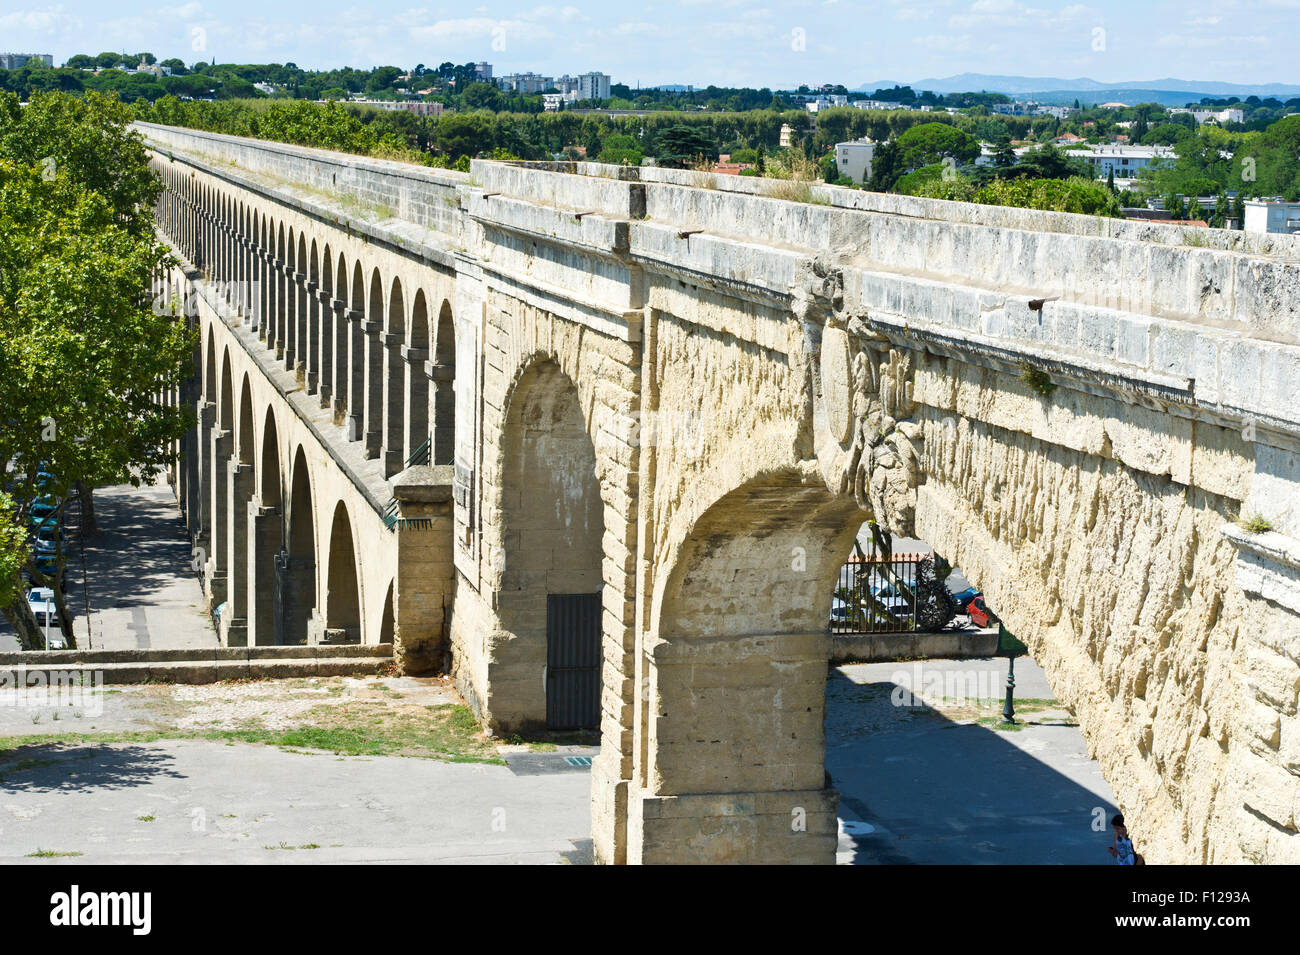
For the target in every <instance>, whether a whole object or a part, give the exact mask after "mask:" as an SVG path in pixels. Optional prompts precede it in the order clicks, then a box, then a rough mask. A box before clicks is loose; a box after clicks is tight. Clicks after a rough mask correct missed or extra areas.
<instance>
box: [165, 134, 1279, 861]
mask: <svg viewBox="0 0 1300 955" xmlns="http://www.w3.org/2000/svg"><path fill="white" fill-rule="evenodd" d="M141 131H142V133H143V135H144V136H145V137H146V139H147V140H148V142H149V143H150V145H151V147H152V148H153V150H154V159H155V163H156V168H157V170H158V172H159V174H160V175H161V176H162V178H163V181H164V182H165V184H166V192H165V195H164V196H163V199H162V200H161V202H160V204H159V207H158V220H159V226H160V231H161V233H162V234H163V235H164V236H166V237H167V238H168V240H169V241H170V242H171V243H172V244H173V245H174V247H175V250H176V254H177V257H178V259H179V260H180V262H181V264H180V265H178V266H177V267H176V268H175V269H174V270H173V271H172V272H171V273H170V274H169V275H168V276H166V278H165V280H164V282H163V284H162V286H161V289H162V295H163V298H162V299H160V300H162V301H168V302H175V301H177V300H178V299H184V300H185V301H187V302H189V303H190V305H191V309H190V314H191V315H192V316H193V320H194V322H195V323H196V327H197V330H198V340H199V345H198V349H197V350H196V354H195V369H196V374H195V377H194V378H193V380H192V382H191V383H190V384H189V385H188V386H187V388H186V389H184V390H183V391H182V392H181V393H180V394H179V395H177V396H176V397H177V400H180V401H184V402H186V403H190V402H192V403H194V406H195V407H196V409H197V412H198V414H197V425H196V428H195V429H194V432H193V433H192V434H190V435H189V436H188V437H187V438H186V439H185V441H184V442H182V446H181V449H180V450H181V451H182V452H183V455H182V458H181V462H182V463H181V465H180V466H179V467H178V469H177V473H176V474H175V481H176V485H177V492H178V496H179V498H180V501H181V504H182V507H183V510H184V513H185V515H186V518H187V521H188V524H189V527H190V529H191V532H192V534H193V536H194V540H195V543H196V547H198V548H201V549H202V551H201V555H202V557H203V558H204V559H205V560H206V564H205V569H204V577H205V587H206V589H207V591H208V593H209V595H210V599H211V601H212V605H213V607H214V608H215V607H220V608H221V618H220V619H221V624H220V627H221V632H222V638H223V639H225V640H227V641H229V642H231V643H240V642H245V641H246V642H247V643H249V644H265V643H274V642H277V641H282V642H302V641H325V642H329V641H358V640H359V641H362V642H365V643H376V642H386V641H392V642H393V643H394V652H395V656H396V659H397V661H398V662H399V663H400V664H401V665H402V666H403V667H405V668H406V669H407V670H409V671H413V672H418V671H423V670H431V669H435V668H439V667H444V666H445V667H447V668H448V669H449V671H450V673H451V674H452V675H453V677H454V680H455V683H456V685H457V687H458V688H459V689H460V691H461V692H462V693H463V695H464V697H465V699H466V700H467V701H468V702H469V703H470V705H471V707H472V708H473V709H474V710H475V712H476V713H477V715H478V716H479V718H480V719H481V720H482V721H483V723H484V725H485V726H487V727H489V728H490V729H492V730H493V731H495V732H498V733H506V734H508V733H514V732H528V731H530V730H533V729H536V728H539V727H543V726H545V725H546V723H547V715H548V710H547V692H546V686H547V683H546V681H547V679H548V667H551V666H556V661H555V660H554V659H552V658H549V657H548V613H550V610H551V608H552V604H553V600H554V596H555V595H591V599H594V600H595V601H596V604H595V606H596V608H597V612H598V614H599V616H598V618H594V619H598V625H599V631H600V636H599V640H600V643H599V648H600V656H601V661H600V679H599V685H600V690H599V692H600V697H599V713H600V729H601V738H602V746H601V751H600V755H599V757H598V758H597V759H596V761H595V765H594V766H593V784H592V827H593V839H594V844H595V851H596V855H597V858H598V859H600V860H602V861H606V862H623V861H627V862H673V861H694V860H708V861H799V862H828V861H831V860H832V859H833V858H834V848H835V838H836V837H835V833H836V816H835V813H836V799H837V797H836V794H835V793H834V791H833V790H832V789H830V788H827V785H826V782H825V776H824V772H823V754H824V735H823V710H824V683H825V679H826V667H827V659H828V645H829V637H828V635H827V633H826V614H827V607H828V602H829V594H830V591H831V588H832V581H833V578H834V576H835V574H836V572H837V570H838V568H839V566H840V564H841V563H842V561H843V560H844V558H845V557H846V555H847V553H848V551H849V548H850V546H851V540H852V538H853V536H854V532H855V529H856V527H857V526H858V525H859V524H860V523H861V522H862V521H863V520H865V519H867V518H873V519H875V520H877V521H879V522H880V523H881V524H882V525H885V526H887V527H888V528H889V529H890V530H891V531H893V532H895V533H898V534H907V535H913V536H917V537H921V538H924V539H925V540H927V541H929V542H930V543H931V544H932V545H934V547H935V548H936V550H937V551H938V552H939V553H942V554H944V555H945V556H947V557H948V558H949V559H950V560H951V561H952V562H953V563H954V564H955V565H957V566H960V567H961V568H962V569H963V570H964V571H965V572H966V574H967V575H968V576H969V577H970V578H971V579H972V581H974V582H975V583H976V584H977V585H978V586H979V587H981V588H982V589H983V590H984V592H985V593H986V594H987V595H988V597H989V602H990V604H991V605H993V606H995V607H997V608H998V609H999V611H1000V612H1001V613H1002V615H1003V616H1004V618H1005V620H1006V622H1007V624H1008V626H1009V628H1010V629H1012V630H1013V631H1014V632H1015V633H1016V634H1017V635H1018V636H1020V637H1021V638H1022V639H1024V640H1025V641H1026V642H1027V643H1028V644H1029V645H1030V647H1031V650H1032V652H1033V654H1034V657H1035V658H1036V659H1037V660H1038V661H1039V662H1040V663H1042V665H1043V666H1044V667H1045V669H1046V671H1047V673H1048V676H1049V679H1050V680H1051V683H1052V686H1053V688H1054V690H1055V691H1056V693H1057V694H1058V696H1060V698H1061V699H1062V700H1064V701H1066V702H1067V703H1068V704H1069V705H1070V706H1071V707H1072V708H1073V709H1074V711H1075V712H1076V713H1077V715H1078V720H1079V724H1080V726H1081V727H1082V730H1083V732H1084V734H1085V736H1086V738H1087V741H1088V744H1089V746H1090V748H1091V749H1092V750H1093V752H1094V753H1095V754H1096V756H1097V757H1098V758H1099V760H1100V761H1101V765H1102V768H1103V772H1104V773H1105V775H1106V777H1107V779H1108V780H1109V781H1110V783H1111V784H1112V786H1113V787H1114V789H1115V792H1116V794H1117V796H1118V799H1119V802H1120V804H1121V806H1122V807H1123V809H1124V811H1125V812H1126V814H1127V815H1128V816H1129V818H1130V828H1131V829H1133V830H1134V831H1135V834H1136V838H1137V840H1138V842H1139V845H1141V846H1142V847H1143V849H1144V851H1145V852H1146V853H1147V856H1148V858H1149V859H1151V860H1152V861H1158V862H1237V861H1256V862H1264V861H1268V862H1283V861H1287V862H1298V861H1300V836H1298V835H1297V823H1298V822H1300V786H1298V783H1300V718H1297V713H1296V706H1297V690H1298V689H1300V664H1298V663H1297V660H1298V659H1300V507H1297V501H1298V498H1297V493H1298V491H1300V457H1298V451H1300V411H1298V410H1297V401H1296V398H1297V393H1298V391H1300V388H1298V383H1300V346H1297V342H1298V341H1300V258H1298V255H1300V244H1297V240H1295V239H1290V238H1283V237H1259V236H1245V235H1242V234H1238V233H1224V232H1217V231H1209V230H1204V229H1202V230H1193V229H1183V228H1180V227H1173V226H1161V225H1153V224H1149V223H1141V222H1127V221H1106V220H1095V219H1091V218H1088V217H1082V216H1072V215H1063V214H1051V213H1040V212H1030V211H1025V210H1015V209H1002V208H989V207H973V206H964V205H958V204H951V203H941V202H933V201H928V200H916V199H910V198H906V197H897V196H885V195H877V194H870V193H863V192H856V191H852V190H842V189H835V188H831V187H821V186H812V187H809V186H805V185H802V184H798V183H781V182H772V181H759V180H754V179H735V178H728V177H713V176H711V175H707V174H699V173H692V172H678V171H673V170H659V169H641V170H628V169H619V168H617V167H601V166H596V165H583V164H578V165H573V164H541V165H538V164H505V163H482V162H475V163H474V164H473V167H472V171H471V173H470V174H468V175H466V174H458V173H454V172H447V171H437V170H428V169H423V168H419V167H413V166H409V165H404V164H399V163H392V162H386V161H381V160H369V159H359V158H357V157H353V156H344V155H339V154H333V153H327V152H323V151H318V150H312V149H304V148H296V147H288V146H282V145H277V144H271V143H265V142H257V141H252V140H241V139H235V138H230V137H222V136H215V135H209V134H205V133H198V132H193V131H183V130H177V129H170V128H164V127H157V126H143V127H141ZM426 442H428V443H427V444H426ZM426 459H427V466H425V464H424V463H423V462H425V461H426ZM408 461H414V462H415V463H413V464H412V466H411V467H406V464H407V462H408ZM1253 515H1259V516H1261V517H1262V518H1264V519H1265V520H1266V521H1267V525H1268V528H1269V529H1264V525H1263V524H1259V523H1258V522H1257V523H1256V530H1255V531H1254V532H1252V531H1247V530H1246V529H1244V527H1243V526H1242V524H1241V521H1240V519H1241V518H1242V517H1243V516H1253ZM277 565H278V569H277ZM277 575H278V576H277ZM275 580H279V581H280V583H279V584H277V585H276V586H272V585H271V583H270V582H271V581H275ZM595 595H599V596H598V597H597V596H595Z"/></svg>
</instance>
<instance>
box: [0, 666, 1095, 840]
mask: <svg viewBox="0 0 1300 955" xmlns="http://www.w3.org/2000/svg"><path fill="white" fill-rule="evenodd" d="M1016 672H1017V684H1018V687H1017V699H1018V700H1019V701H1020V703H1019V704H1018V709H1019V711H1020V716H1021V718H1022V720H1024V724H1025V725H1024V726H1023V728H1022V729H1020V730H1018V731H1014V732H1006V731H1000V730H997V729H995V728H993V726H992V725H989V724H992V723H993V722H995V721H996V720H997V713H998V712H999V711H1000V707H1001V701H1000V694H1001V692H1002V686H1003V684H1004V681H1005V675H1006V663H1005V661H1001V660H998V661H930V662H927V663H922V664H893V663H888V664H868V665H850V666H845V667H842V668H840V669H838V670H835V671H833V672H832V675H831V678H830V680H829V681H828V683H827V767H828V769H829V771H830V772H831V773H832V775H833V778H834V783H835V786H836V787H837V788H838V789H839V790H840V792H841V817H842V818H841V831H842V835H841V840H840V852H839V861H840V862H842V863H857V864H889V863H938V862H947V863H1079V864H1099V865H1100V864H1106V863H1107V862H1109V857H1108V856H1106V854H1105V847H1106V845H1107V844H1108V835H1107V832H1106V831H1105V830H1104V822H1105V820H1106V819H1108V818H1109V815H1110V814H1111V813H1112V812H1114V802H1113V797H1112V796H1111V793H1110V790H1109V788H1108V787H1107V785H1106V783H1105V782H1104V781H1103V780H1102V779H1101V776H1100V773H1099V771H1098V768H1097V765H1096V763H1094V762H1092V761H1091V760H1089V759H1088V757H1087V754H1086V752H1085V751H1084V747H1083V741H1082V738H1081V737H1080V735H1079V732H1078V729H1077V728H1076V727H1074V726H1073V725H1072V721H1071V718H1070V716H1069V714H1068V713H1066V712H1064V711H1063V710H1061V709H1059V708H1058V707H1057V706H1056V705H1055V704H1054V702H1052V701H1051V691H1050V689H1049V688H1048V687H1047V684H1046V681H1045V679H1044V678H1043V675H1042V671H1041V670H1039V669H1038V668H1037V667H1036V666H1034V665H1033V664H1032V662H1031V661H1028V660H1023V659H1022V660H1021V661H1019V664H1018V666H1017V668H1016ZM945 677H946V679H947V686H944V685H943V680H942V679H941V678H945ZM936 680H938V682H936ZM914 689H915V690H918V691H921V692H922V693H924V694H925V699H926V700H928V701H929V702H923V701H921V700H919V699H918V698H917V697H916V696H914V695H913V694H912V693H911V691H912V690H914ZM6 694H8V695H6ZM995 696H997V697H999V699H998V700H997V701H996V703H993V702H988V703H987V705H981V701H992V699H993V697H995ZM457 702H459V700H458V697H457V696H456V695H455V691H454V690H453V689H451V687H450V686H448V685H447V683H446V681H445V680H432V679H412V678H386V679H350V678H332V679H328V680H298V681H274V682H271V681H268V682H263V683H256V682H255V683H243V684H219V685H215V686H206V687H204V686H197V687H158V686H155V687H121V688H116V687H110V688H107V689H100V690H99V691H98V692H97V694H95V695H94V696H92V697H90V698H84V699H79V700H76V701H65V703H64V705H63V706H62V707H59V709H60V711H61V717H60V719H59V720H54V719H53V716H52V709H53V708H52V707H50V706H48V705H44V706H41V705H32V704H33V701H32V700H30V699H27V700H24V699H20V698H18V697H17V696H16V691H14V690H0V737H4V736H9V737H15V736H17V737H28V738H32V737H34V736H38V735H41V734H59V735H65V734H70V733H73V734H77V738H76V739H75V740H74V741H72V742H71V743H69V744H65V745H53V744H49V743H45V742H41V743H39V745H35V746H29V747H27V748H25V749H22V750H17V751H15V750H13V749H12V748H11V749H9V750H8V751H7V752H6V751H5V750H4V749H2V748H0V862H18V861H23V862H36V861H46V862H59V861H64V862H77V861H82V862H145V861H166V862H251V863H285V862H551V863H563V862H584V861H588V860H589V859H590V820H589V817H588V812H589V803H588V797H589V787H590V776H589V770H588V768H587V765H588V763H587V760H589V758H590V757H591V756H592V755H593V754H594V752H595V750H594V749H593V748H591V747H582V746H566V745H561V746H558V747H554V748H552V747H549V746H541V747H538V746H529V745H511V746H504V747H500V748H499V749H497V750H496V753H497V754H499V755H500V756H502V757H504V758H505V759H506V760H507V762H508V765H506V766H498V765H488V764H484V763H455V762H444V761H440V760H436V759H426V758H417V757H413V756H390V755H377V756H336V755H334V754H332V753H325V752H304V751H302V749H301V748H300V747H298V746H289V747H285V748H282V747H281V746H277V745H263V744H257V743H246V742H220V741H207V740H200V739H161V740H156V741H142V740H134V741H118V742H107V741H98V740H93V739H92V740H87V739H85V738H84V735H83V734H88V735H92V736H93V735H96V734H104V733H116V734H121V733H123V732H126V731H141V730H148V729H156V728H158V727H171V728H172V729H173V730H175V731H176V732H177V733H178V734H180V735H184V734H186V733H188V734H191V735H193V734H195V733H199V732H202V731H203V730H205V729H229V728H235V727H248V726H256V727H259V728H264V729H267V730H272V731H283V730H287V729H289V728H294V727H298V726H300V725H302V724H303V723H304V721H306V720H307V719H308V718H309V717H310V716H311V714H312V713H315V712H319V711H320V709H321V707H322V706H325V707H326V708H328V706H327V705H328V704H331V703H335V704H340V705H343V704H351V705H354V706H361V705H364V706H366V707H371V709H368V710H366V711H365V721H364V723H365V725H366V726H369V725H377V724H374V723H373V719H374V718H375V715H376V714H378V713H380V712H382V711H383V708H384V707H386V706H390V707H408V708H414V709H415V710H431V709H433V708H436V707H440V706H441V707H444V708H445V707H446V705H447V704H454V703H457ZM914 702H917V703H921V705H917V706H911V705H896V704H910V703H914ZM338 712H342V710H339V711H338ZM981 721H983V722H981ZM327 722H328V721H327ZM362 731H363V735H364V732H365V728H364V726H363V727H362ZM119 740H120V736H119ZM478 745H479V746H480V747H481V746H482V745H483V744H481V743H480V744H478ZM475 752H477V753H480V754H481V753H487V754H489V755H491V754H492V750H491V749H490V748H487V749H480V750H477V751H475ZM1098 809H1100V812H1098ZM1098 819H1100V820H1101V821H1102V823H1103V830H1102V831H1096V830H1094V828H1093V825H1094V822H1095V820H1098ZM295 847H303V848H295ZM40 850H46V851H50V852H75V853H81V855H78V856H67V857H53V858H50V859H39V858H37V857H31V856H30V854H31V853H34V852H38V851H40Z"/></svg>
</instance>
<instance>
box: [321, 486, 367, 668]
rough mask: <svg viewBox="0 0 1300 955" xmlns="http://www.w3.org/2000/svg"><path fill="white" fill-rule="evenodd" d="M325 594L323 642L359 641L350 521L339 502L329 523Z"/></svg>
mask: <svg viewBox="0 0 1300 955" xmlns="http://www.w3.org/2000/svg"><path fill="white" fill-rule="evenodd" d="M327 583H328V589H327V590H326V593H325V642H326V643H360V642H361V588H360V584H359V582H358V579H357V559H356V549H355V548H354V547H353V544H352V520H351V519H350V518H349V517H348V509H347V507H346V506H345V505H344V504H343V502H342V501H339V503H338V504H337V505H336V506H335V508H334V520H333V521H332V522H331V524H330V549H329V576H328V578H327Z"/></svg>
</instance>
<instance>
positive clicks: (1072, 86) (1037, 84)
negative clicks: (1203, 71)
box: [857, 73, 1300, 103]
mask: <svg viewBox="0 0 1300 955" xmlns="http://www.w3.org/2000/svg"><path fill="white" fill-rule="evenodd" d="M899 85H903V86H910V87H912V89H914V90H917V91H920V90H931V91H933V92H935V93H968V92H971V93H978V92H981V91H987V92H989V93H1006V94H1007V95H1008V96H1026V95H1031V94H1032V95H1034V96H1035V97H1036V98H1040V99H1044V100H1046V99H1047V98H1048V97H1049V96H1050V97H1052V98H1054V99H1064V98H1068V99H1070V100H1073V99H1075V98H1078V99H1079V100H1080V101H1086V102H1105V101H1107V100H1111V99H1123V97H1120V96H1118V95H1114V96H1111V95H1107V96H1106V97H1104V98H1099V97H1098V96H1097V95H1096V94H1098V93H1106V94H1120V93H1127V94H1130V96H1131V94H1135V93H1142V94H1160V95H1159V97H1157V96H1156V95H1150V96H1143V97H1142V99H1143V100H1144V101H1148V102H1150V101H1156V102H1162V103H1163V102H1165V101H1166V99H1170V100H1171V101H1173V100H1175V99H1177V98H1178V97H1182V98H1183V99H1184V100H1188V99H1190V100H1197V99H1200V98H1201V97H1203V96H1215V97H1224V96H1240V97H1242V98H1243V99H1244V98H1245V97H1247V96H1251V95H1254V96H1276V97H1279V98H1281V99H1290V98H1292V97H1294V96H1300V85H1296V84H1290V83H1223V82H1219V81H1217V80H1180V79H1173V78H1166V79H1159V80H1134V81H1128V82H1123V83H1101V82H1098V81H1097V80H1094V79H1089V78H1088V77H1086V76H1081V77H1077V78H1075V79H1064V78H1062V77H1059V76H1008V75H1003V74H997V73H958V74H956V75H955V76H945V77H931V78H929V79H923V80H915V81H913V82H911V83H903V84H900V83H898V82H897V81H895V80H879V81H876V82H872V83H863V84H862V85H861V86H859V87H857V89H858V90H862V91H864V92H868V93H870V92H874V91H875V90H878V89H881V88H887V87H891V86H899ZM1134 101H1135V102H1136V101H1137V100H1134ZM1125 102H1127V100H1125Z"/></svg>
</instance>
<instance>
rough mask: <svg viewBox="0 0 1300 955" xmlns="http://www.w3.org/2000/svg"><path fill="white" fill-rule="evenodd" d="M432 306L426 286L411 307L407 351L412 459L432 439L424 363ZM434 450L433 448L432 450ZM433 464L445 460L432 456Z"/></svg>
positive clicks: (407, 451) (408, 444) (408, 447)
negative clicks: (417, 450)
mask: <svg viewBox="0 0 1300 955" xmlns="http://www.w3.org/2000/svg"><path fill="white" fill-rule="evenodd" d="M429 340H430V335H429V306H428V302H427V301H426V300H425V297H424V289H420V290H419V291H418V292H416V293H415V303H414V304H413V305H412V307H411V334H410V345H409V347H408V348H407V350H406V356H405V358H406V361H405V363H404V364H405V365H406V372H405V374H406V448H405V458H404V459H409V458H410V457H411V456H412V455H413V454H415V451H416V449H417V448H419V447H420V446H421V445H422V444H424V443H425V442H426V441H428V440H430V437H431V436H430V434H429V376H428V375H426V374H425V373H424V364H425V362H426V361H427V360H428V358H429ZM429 450H430V452H432V450H433V449H432V448H430V449H429ZM430 461H431V462H432V463H435V464H436V463H442V462H439V461H437V460H436V459H435V458H432V457H431V458H430Z"/></svg>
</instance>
